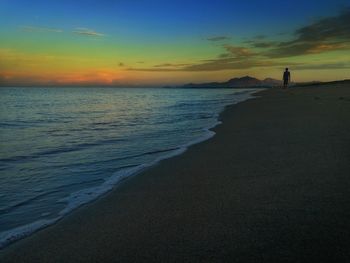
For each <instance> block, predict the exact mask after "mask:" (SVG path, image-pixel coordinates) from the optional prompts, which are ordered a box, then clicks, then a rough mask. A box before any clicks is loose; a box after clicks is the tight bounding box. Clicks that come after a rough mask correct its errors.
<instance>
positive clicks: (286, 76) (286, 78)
mask: <svg viewBox="0 0 350 263" xmlns="http://www.w3.org/2000/svg"><path fill="white" fill-rule="evenodd" d="M289 82H290V72H289V71H288V68H286V71H285V72H284V73H283V88H287V87H288V84H289Z"/></svg>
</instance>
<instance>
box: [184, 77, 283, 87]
mask: <svg viewBox="0 0 350 263" xmlns="http://www.w3.org/2000/svg"><path fill="white" fill-rule="evenodd" d="M281 85H282V81H280V80H277V79H272V78H266V79H264V80H259V79H257V78H253V77H250V76H245V77H242V78H233V79H230V80H228V81H226V82H209V83H200V84H194V83H190V84H186V85H184V86H182V87H183V88H253V87H254V88H256V87H274V86H281Z"/></svg>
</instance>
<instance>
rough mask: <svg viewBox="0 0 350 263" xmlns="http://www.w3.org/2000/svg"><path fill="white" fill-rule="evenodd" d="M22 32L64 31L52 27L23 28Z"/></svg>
mask: <svg viewBox="0 0 350 263" xmlns="http://www.w3.org/2000/svg"><path fill="white" fill-rule="evenodd" d="M20 28H21V30H22V31H25V32H54V33H62V32H63V30H62V29H58V28H50V27H37V26H21V27H20Z"/></svg>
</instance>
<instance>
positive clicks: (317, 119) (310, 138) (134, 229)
mask: <svg viewBox="0 0 350 263" xmlns="http://www.w3.org/2000/svg"><path fill="white" fill-rule="evenodd" d="M257 96H258V98H256V99H252V100H249V101H246V102H243V103H240V104H238V105H233V106H230V107H228V108H227V109H226V110H225V111H224V112H223V114H222V115H221V118H222V120H223V124H222V125H220V126H218V127H216V128H215V131H216V132H217V135H216V136H215V137H214V138H212V139H210V140H208V141H206V142H203V143H200V144H198V145H195V146H192V147H190V149H189V150H188V151H187V152H186V153H184V154H183V155H181V156H177V157H175V158H172V159H168V160H164V161H162V162H161V163H160V164H159V165H157V166H155V167H153V168H151V169H149V170H147V171H145V172H143V173H142V174H139V175H137V176H135V177H133V178H131V179H129V180H127V181H125V182H124V183H123V184H121V185H120V186H119V187H117V188H116V189H115V190H114V191H112V192H111V193H110V194H108V195H106V196H105V197H103V198H100V199H99V200H97V201H96V202H94V203H92V204H89V205H86V206H84V207H82V208H81V209H78V211H76V212H74V213H72V214H71V215H69V216H68V217H66V218H65V219H64V220H62V221H60V222H59V223H58V224H56V225H54V226H51V227H48V228H46V229H44V230H42V231H40V232H38V233H36V234H34V235H32V236H30V237H29V238H26V239H24V240H21V241H19V242H17V243H14V244H12V245H10V246H9V247H8V248H6V249H4V250H3V251H1V252H0V262H2V263H5V262H269V263H271V262H310V263H311V262H350V220H349V218H350V190H349V189H350V173H349V171H350V82H349V81H345V82H338V83H332V84H325V85H311V86H305V87H297V88H292V89H288V90H281V89H278V88H272V89H269V90H265V91H261V92H260V93H258V94H257Z"/></svg>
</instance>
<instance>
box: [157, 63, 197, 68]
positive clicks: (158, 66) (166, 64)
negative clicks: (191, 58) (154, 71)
mask: <svg viewBox="0 0 350 263" xmlns="http://www.w3.org/2000/svg"><path fill="white" fill-rule="evenodd" d="M188 65H190V64H185V63H183V64H173V63H164V64H158V65H154V66H153V67H155V68H165V67H184V66H188Z"/></svg>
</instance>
